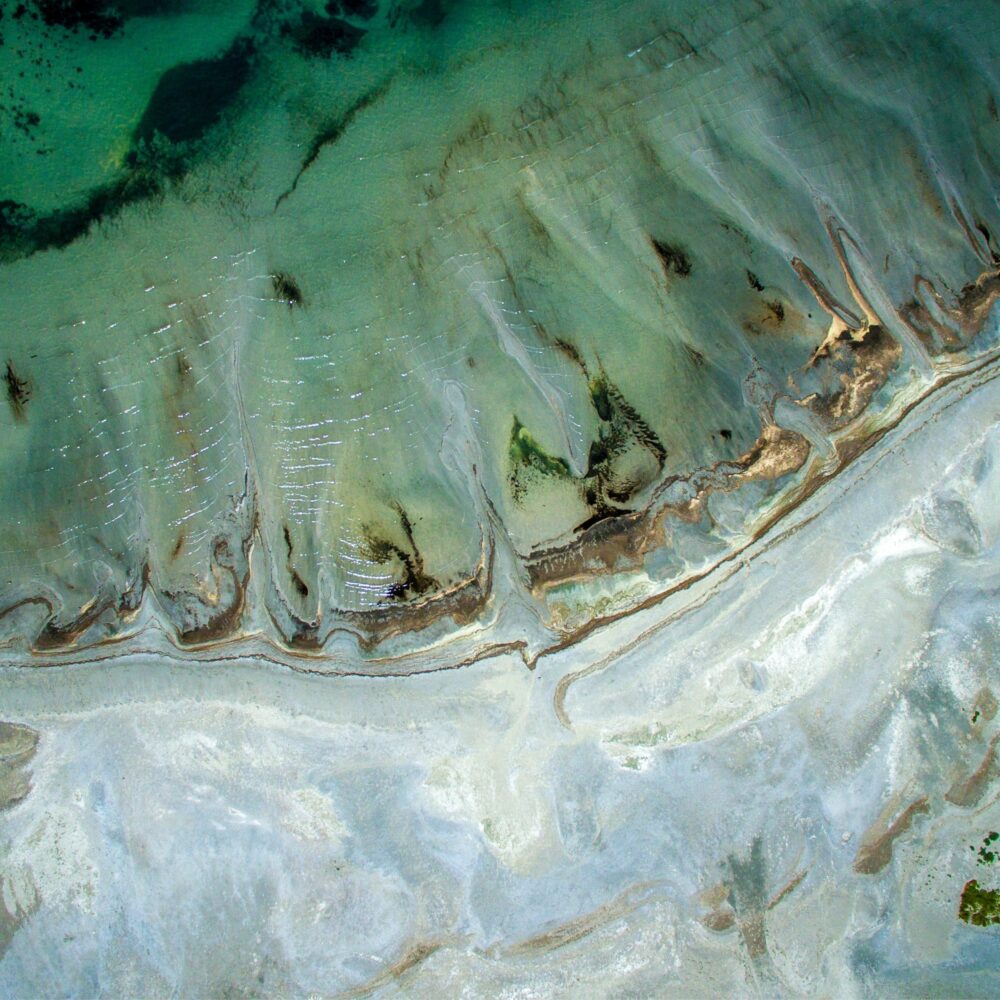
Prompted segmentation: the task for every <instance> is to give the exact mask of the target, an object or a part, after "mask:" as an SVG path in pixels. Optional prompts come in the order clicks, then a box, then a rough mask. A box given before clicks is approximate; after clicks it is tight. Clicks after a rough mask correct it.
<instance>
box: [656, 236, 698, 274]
mask: <svg viewBox="0 0 1000 1000" xmlns="http://www.w3.org/2000/svg"><path fill="white" fill-rule="evenodd" d="M650 242H651V243H652V244H653V249H654V250H655V251H656V256H657V257H659V258H660V264H661V265H663V270H664V273H666V274H667V275H668V276H669V275H671V274H676V275H677V277H679V278H686V277H687V276H688V275H689V274H690V273H691V259H690V258H689V257H688V255H687V253H686V252H685V251H684V250H682V249H681V248H680V247H675V246H671V245H670V244H669V243H663V242H661V241H660V240H657V239H653V238H652V237H650Z"/></svg>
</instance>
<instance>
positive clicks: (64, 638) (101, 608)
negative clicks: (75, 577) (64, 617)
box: [32, 597, 115, 650]
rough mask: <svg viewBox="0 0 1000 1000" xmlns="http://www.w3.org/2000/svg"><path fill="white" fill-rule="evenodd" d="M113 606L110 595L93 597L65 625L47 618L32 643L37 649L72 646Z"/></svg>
mask: <svg viewBox="0 0 1000 1000" xmlns="http://www.w3.org/2000/svg"><path fill="white" fill-rule="evenodd" d="M114 606H115V602H114V600H113V599H112V598H110V597H104V598H101V599H98V598H96V597H95V598H94V599H93V600H92V601H91V602H90V604H89V605H87V607H85V608H84V609H83V611H81V612H80V614H79V615H77V617H76V618H74V619H73V620H72V621H71V622H68V623H67V624H65V625H58V624H56V622H55V621H54V620H52V619H49V621H48V622H46V624H45V627H44V628H43V629H42V631H41V632H40V633H39V634H38V635H37V636H36V638H35V641H34V643H33V644H32V645H33V647H34V648H35V649H37V650H49V649H59V648H61V647H63V646H72V645H73V643H74V642H76V640H77V639H79V638H80V636H81V635H83V634H84V632H86V631H87V630H88V629H89V628H91V626H93V625H94V624H95V623H96V622H97V620H98V619H99V618H100V617H101V615H103V614H104V612H105V611H109V610H111V609H112V608H113V607H114Z"/></svg>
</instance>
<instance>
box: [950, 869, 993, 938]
mask: <svg viewBox="0 0 1000 1000" xmlns="http://www.w3.org/2000/svg"><path fill="white" fill-rule="evenodd" d="M958 919H959V920H964V921H965V922H966V923H967V924H973V925H974V926H976V927H990V926H991V925H993V924H1000V890H997V889H984V888H983V887H982V886H981V885H980V884H979V882H978V881H976V879H971V880H970V881H968V882H966V883H965V888H964V889H962V898H961V900H959V904H958Z"/></svg>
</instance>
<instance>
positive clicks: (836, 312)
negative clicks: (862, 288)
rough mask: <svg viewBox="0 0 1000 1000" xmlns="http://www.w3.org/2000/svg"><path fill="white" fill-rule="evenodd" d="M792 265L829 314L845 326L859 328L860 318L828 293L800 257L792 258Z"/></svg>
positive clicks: (853, 328)
mask: <svg viewBox="0 0 1000 1000" xmlns="http://www.w3.org/2000/svg"><path fill="white" fill-rule="evenodd" d="M792 267H793V268H794V269H795V273H796V274H797V275H798V276H799V277H800V278H801V279H802V281H803V283H804V284H805V285H806V286H807V287H808V288H809V290H810V291H811V292H812V293H813V295H814V296H815V297H816V301H817V302H818V303H819V304H820V305H821V306H822V307H823V308H824V309H825V310H826V311H827V312H828V313H829V314H830V315H831V316H835V317H836V318H837V319H839V320H840V321H841V322H842V323H843V324H844V325H845V326H847V327H849V328H850V329H852V330H860V329H861V320H860V319H858V317H857V316H855V315H854V313H852V312H851V311H850V309H846V308H845V307H844V306H842V305H841V304H840V303H839V302H838V301H837V300H836V299H835V298H834V297H833V295H831V294H830V291H829V290H828V289H827V287H826V285H824V284H823V282H822V281H820V280H819V278H817V277H816V274H815V272H814V271H813V269H812V268H811V267H809V265H808V264H806V262H805V261H803V260H802V259H801V258H800V257H793V258H792Z"/></svg>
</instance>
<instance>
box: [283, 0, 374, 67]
mask: <svg viewBox="0 0 1000 1000" xmlns="http://www.w3.org/2000/svg"><path fill="white" fill-rule="evenodd" d="M339 7H340V5H339V4H327V5H326V11H327V13H326V14H317V13H316V12H315V11H312V10H306V11H303V12H302V14H301V15H300V17H299V18H298V19H297V20H295V21H289V22H287V23H286V24H285V25H284V26H283V27H282V29H281V34H282V35H283V36H284V37H285V38H287V39H288V40H289V41H290V42H291V43H292V47H293V48H294V49H295V50H296V51H297V52H298V53H299V54H300V55H303V56H307V57H311V58H317V59H329V58H330V57H331V56H334V55H338V56H349V55H350V54H351V53H352V52H353V51H354V49H355V48H356V47H357V45H358V43H359V42H360V41H361V39H362V38H364V37H365V35H366V34H367V29H365V28H359V27H358V26H357V25H356V24H352V23H351V22H350V21H345V20H344V19H343V18H342V17H337V16H335V15H336V13H337V12H338V9H339Z"/></svg>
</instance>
